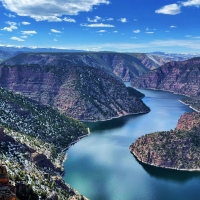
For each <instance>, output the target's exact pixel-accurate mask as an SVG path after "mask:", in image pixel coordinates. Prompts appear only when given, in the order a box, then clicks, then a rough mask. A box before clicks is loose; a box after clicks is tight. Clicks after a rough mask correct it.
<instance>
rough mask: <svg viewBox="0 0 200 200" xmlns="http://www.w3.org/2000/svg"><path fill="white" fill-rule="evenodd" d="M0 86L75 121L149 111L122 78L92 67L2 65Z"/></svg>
mask: <svg viewBox="0 0 200 200" xmlns="http://www.w3.org/2000/svg"><path fill="white" fill-rule="evenodd" d="M0 86H1V87H3V88H5V89H6V90H12V91H14V92H17V93H21V94H22V95H24V96H26V97H29V98H30V99H33V100H36V101H38V102H40V103H42V104H45V105H50V106H53V107H54V108H56V109H58V110H60V111H61V112H63V113H65V114H66V115H68V116H70V117H73V118H76V119H79V120H87V121H95V120H106V119H111V118H113V117H119V116H124V115H127V114H134V113H146V112H149V108H148V107H147V106H145V105H144V103H143V102H142V101H141V100H140V99H139V98H137V97H135V96H134V95H132V94H130V93H129V92H128V90H127V88H126V87H125V85H124V84H123V82H122V81H120V80H119V79H118V78H116V77H115V76H113V75H110V74H108V73H106V72H105V71H103V70H100V69H97V68H94V67H54V66H53V67H52V66H39V65H18V66H17V65H16V66H6V65H3V66H0ZM133 90H134V89H133Z"/></svg>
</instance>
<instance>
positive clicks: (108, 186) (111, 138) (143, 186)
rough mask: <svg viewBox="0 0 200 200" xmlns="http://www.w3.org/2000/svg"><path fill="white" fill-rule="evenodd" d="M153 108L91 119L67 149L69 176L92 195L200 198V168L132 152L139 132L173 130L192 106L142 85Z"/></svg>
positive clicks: (128, 199) (101, 198)
mask: <svg viewBox="0 0 200 200" xmlns="http://www.w3.org/2000/svg"><path fill="white" fill-rule="evenodd" d="M140 91H141V92H142V93H144V94H145V98H144V99H143V101H144V103H145V104H146V105H147V106H149V107H150V109H151V112H150V113H148V114H142V115H131V116H126V117H121V118H118V119H113V120H110V121H106V122H94V123H86V125H87V126H88V127H90V131H91V134H90V135H89V136H88V137H85V138H83V139H81V140H80V141H79V142H78V143H76V144H75V145H73V146H72V147H71V148H70V149H69V150H68V151H67V160H66V161H65V171H66V173H65V175H64V177H63V178H64V180H65V182H66V183H69V184H70V185H71V186H72V187H73V188H75V189H76V190H78V192H79V193H80V194H82V195H84V196H86V197H87V198H89V199H91V200H161V199H162V200H177V199H181V200H188V199H192V200H199V199H200V190H199V188H200V172H182V171H175V170H167V169H160V168H156V167H152V166H148V165H143V164H141V163H139V162H138V161H137V160H136V159H135V158H134V157H133V155H132V154H131V153H130V152H129V146H130V144H131V143H133V142H134V141H135V140H136V139H137V138H138V137H140V136H142V135H144V134H147V133H152V132H155V131H167V130H170V129H174V128H175V126H176V124H177V122H178V119H179V118H180V116H181V115H182V114H183V113H184V112H191V111H192V110H191V109H190V108H189V107H188V106H186V105H184V104H182V103H180V102H179V101H178V100H179V99H181V98H183V96H180V95H176V94H173V93H169V92H165V91H157V90H140Z"/></svg>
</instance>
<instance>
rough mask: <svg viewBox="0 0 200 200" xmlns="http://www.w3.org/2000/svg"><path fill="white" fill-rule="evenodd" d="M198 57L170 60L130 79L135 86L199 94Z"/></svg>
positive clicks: (199, 67) (199, 71)
mask: <svg viewBox="0 0 200 200" xmlns="http://www.w3.org/2000/svg"><path fill="white" fill-rule="evenodd" d="M199 76H200V58H193V59H191V60H188V61H182V62H170V63H167V64H165V65H163V66H162V67H161V68H159V69H156V70H153V71H151V72H149V73H147V74H145V75H143V76H141V77H139V78H135V79H133V80H132V82H131V85H132V86H134V87H137V88H153V89H161V90H168V91H171V92H175V93H178V94H184V95H188V96H196V95H199V94H200V79H199Z"/></svg>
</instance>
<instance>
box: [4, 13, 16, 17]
mask: <svg viewBox="0 0 200 200" xmlns="http://www.w3.org/2000/svg"><path fill="white" fill-rule="evenodd" d="M4 15H5V16H7V17H16V16H15V15H12V14H10V13H8V14H7V13H4Z"/></svg>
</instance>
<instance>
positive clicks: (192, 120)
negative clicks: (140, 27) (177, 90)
mask: <svg viewBox="0 0 200 200" xmlns="http://www.w3.org/2000/svg"><path fill="white" fill-rule="evenodd" d="M199 131H200V114H198V113H186V114H184V115H182V116H181V118H180V119H179V122H178V124H177V127H176V129H175V130H174V131H172V130H171V131H164V132H157V133H153V134H148V135H145V136H142V137H140V138H138V139H137V140H136V141H135V142H134V143H133V144H132V145H131V146H130V151H131V153H132V154H133V155H135V156H136V158H137V159H138V160H139V161H141V162H143V163H147V164H150V165H154V166H157V167H163V168H171V169H178V170H198V171H199V170H200V137H199Z"/></svg>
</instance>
